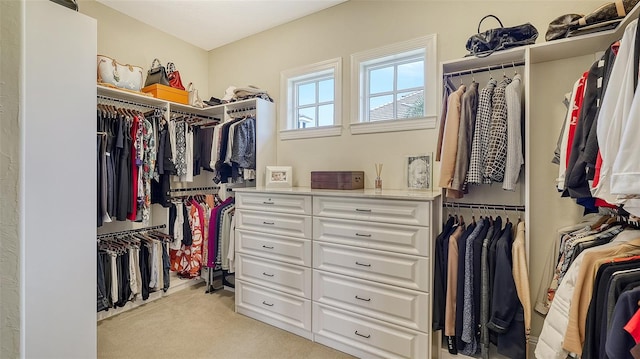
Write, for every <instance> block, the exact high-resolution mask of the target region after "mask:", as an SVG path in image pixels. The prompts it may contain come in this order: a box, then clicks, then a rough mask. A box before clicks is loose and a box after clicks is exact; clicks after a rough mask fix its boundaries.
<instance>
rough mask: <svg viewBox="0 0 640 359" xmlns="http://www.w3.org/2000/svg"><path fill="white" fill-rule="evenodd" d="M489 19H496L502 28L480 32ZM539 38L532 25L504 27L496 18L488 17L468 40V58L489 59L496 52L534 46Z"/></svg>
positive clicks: (479, 24)
mask: <svg viewBox="0 0 640 359" xmlns="http://www.w3.org/2000/svg"><path fill="white" fill-rule="evenodd" d="M489 17H492V18H494V19H496V20H497V21H498V23H499V24H500V27H499V28H495V29H491V30H487V31H485V32H480V26H481V25H482V22H483V21H484V20H485V19H487V18H489ZM537 38H538V30H537V29H536V28H535V26H533V25H531V23H526V24H522V25H518V26H513V27H504V25H502V21H500V19H498V18H497V17H496V16H494V15H487V16H485V17H483V18H482V19H481V20H480V23H478V33H477V34H475V35H473V36H471V37H470V38H469V39H468V40H467V46H466V47H467V50H468V51H469V54H468V55H467V56H477V57H487V56H489V55H491V54H492V53H494V52H496V51H500V50H506V49H510V48H512V47H517V46H524V45H530V44H533V43H535V42H536V39H537Z"/></svg>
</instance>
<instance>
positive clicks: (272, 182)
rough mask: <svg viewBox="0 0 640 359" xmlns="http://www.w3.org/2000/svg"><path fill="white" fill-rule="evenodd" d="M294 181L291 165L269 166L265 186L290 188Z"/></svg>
mask: <svg viewBox="0 0 640 359" xmlns="http://www.w3.org/2000/svg"><path fill="white" fill-rule="evenodd" d="M292 183H293V173H292V171H291V167H290V166H267V173H266V178H265V184H264V185H265V187H271V188H274V187H275V188H290V187H291V185H292Z"/></svg>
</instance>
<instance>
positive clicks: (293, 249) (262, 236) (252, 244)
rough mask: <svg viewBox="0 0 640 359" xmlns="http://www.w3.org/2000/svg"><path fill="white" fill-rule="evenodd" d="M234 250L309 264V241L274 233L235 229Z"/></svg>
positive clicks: (294, 262)
mask: <svg viewBox="0 0 640 359" xmlns="http://www.w3.org/2000/svg"><path fill="white" fill-rule="evenodd" d="M236 252H238V253H246V254H251V255H254V256H258V257H264V258H269V259H273V260H277V261H282V262H287V263H291V264H297V265H301V266H305V267H310V266H311V241H310V240H308V239H301V238H294V237H284V236H278V235H275V234H267V233H260V232H251V231H245V230H241V229H239V230H236Z"/></svg>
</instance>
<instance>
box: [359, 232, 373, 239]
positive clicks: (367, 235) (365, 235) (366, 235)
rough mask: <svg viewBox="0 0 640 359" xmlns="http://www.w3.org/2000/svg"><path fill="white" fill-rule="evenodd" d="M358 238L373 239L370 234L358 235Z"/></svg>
mask: <svg viewBox="0 0 640 359" xmlns="http://www.w3.org/2000/svg"><path fill="white" fill-rule="evenodd" d="M356 236H358V237H367V238H371V235H370V234H360V233H356Z"/></svg>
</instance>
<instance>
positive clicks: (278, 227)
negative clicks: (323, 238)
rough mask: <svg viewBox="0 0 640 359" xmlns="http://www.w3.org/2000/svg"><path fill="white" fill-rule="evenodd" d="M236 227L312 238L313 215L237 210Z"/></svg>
mask: <svg viewBox="0 0 640 359" xmlns="http://www.w3.org/2000/svg"><path fill="white" fill-rule="evenodd" d="M236 221H237V222H236V228H238V229H246V230H250V231H256V232H265V233H271V234H278V235H282V236H291V237H298V238H311V217H310V216H300V215H295V214H283V213H266V212H256V211H245V210H238V211H236Z"/></svg>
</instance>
